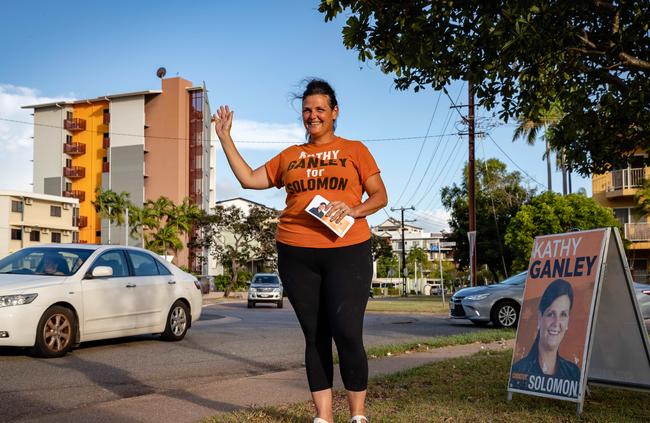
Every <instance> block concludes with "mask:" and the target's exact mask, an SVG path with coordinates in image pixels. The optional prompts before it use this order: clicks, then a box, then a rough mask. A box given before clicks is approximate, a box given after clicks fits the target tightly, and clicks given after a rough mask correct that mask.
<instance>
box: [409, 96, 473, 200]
mask: <svg viewBox="0 0 650 423" xmlns="http://www.w3.org/2000/svg"><path fill="white" fill-rule="evenodd" d="M464 85H465V84H464V83H463V85H461V87H460V90H459V91H458V97H460V94H461V92H462V91H463V87H464ZM450 121H451V112H449V113H448V118H447V122H446V123H445V127H444V128H443V130H442V131H443V132H446V131H447V127H448V126H449V122H450ZM439 147H440V143H438V144H436V148H435V150H433V153H432V154H431V158H430V159H429V163H428V164H427V168H426V169H425V170H424V173H423V174H422V178H420V182H418V186H417V187H416V188H415V191H413V194H412V195H411V198H409V200H408V201H407V202H406V203H411V202H412V201H413V198H414V197H415V195H416V194H417V192H418V190H419V189H420V187H421V186H422V182H424V178H426V176H427V173H429V169H430V168H431V164H432V163H433V159H434V158H435V156H436V153H437V152H438V148H439Z"/></svg>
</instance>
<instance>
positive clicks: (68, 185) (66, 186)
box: [65, 182, 72, 191]
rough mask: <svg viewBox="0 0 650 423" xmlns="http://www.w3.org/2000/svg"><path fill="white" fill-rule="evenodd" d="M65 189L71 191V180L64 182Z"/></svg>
mask: <svg viewBox="0 0 650 423" xmlns="http://www.w3.org/2000/svg"><path fill="white" fill-rule="evenodd" d="M65 190H66V191H72V182H66V183H65Z"/></svg>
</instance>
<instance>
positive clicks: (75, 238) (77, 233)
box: [72, 231, 79, 243]
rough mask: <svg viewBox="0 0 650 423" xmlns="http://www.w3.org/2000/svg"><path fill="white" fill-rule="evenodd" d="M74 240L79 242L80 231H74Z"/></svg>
mask: <svg viewBox="0 0 650 423" xmlns="http://www.w3.org/2000/svg"><path fill="white" fill-rule="evenodd" d="M72 242H74V243H78V242H79V232H76V231H75V232H72Z"/></svg>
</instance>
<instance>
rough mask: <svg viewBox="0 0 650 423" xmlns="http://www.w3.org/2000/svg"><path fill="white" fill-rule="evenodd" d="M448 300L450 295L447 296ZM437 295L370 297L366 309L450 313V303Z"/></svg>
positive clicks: (393, 311) (395, 311) (394, 311)
mask: <svg viewBox="0 0 650 423" xmlns="http://www.w3.org/2000/svg"><path fill="white" fill-rule="evenodd" d="M445 300H447V301H448V297H445ZM447 301H445V302H444V303H443V302H442V297H437V296H424V295H423V296H410V297H391V298H390V299H388V298H385V297H384V298H377V299H370V301H368V307H367V308H366V311H383V312H392V313H435V314H447V313H449V303H448V302H447Z"/></svg>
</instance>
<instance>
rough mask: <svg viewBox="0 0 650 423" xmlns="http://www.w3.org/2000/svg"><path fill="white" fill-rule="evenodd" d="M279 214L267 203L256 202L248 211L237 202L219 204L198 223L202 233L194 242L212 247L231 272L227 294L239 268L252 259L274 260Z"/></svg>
mask: <svg viewBox="0 0 650 423" xmlns="http://www.w3.org/2000/svg"><path fill="white" fill-rule="evenodd" d="M277 217H278V213H277V211H276V210H273V209H269V208H267V207H259V206H254V207H252V208H251V209H250V210H249V211H248V213H246V212H244V211H243V210H241V209H240V208H237V207H234V206H233V207H228V208H224V207H222V206H216V207H215V208H214V209H213V213H212V214H206V215H204V216H202V218H201V220H200V221H199V222H198V223H197V227H198V228H199V231H198V233H199V236H198V237H197V238H196V239H194V240H193V241H192V245H193V246H199V247H201V248H205V249H207V250H208V251H210V252H211V254H212V256H213V257H214V258H215V259H217V260H218V261H219V262H220V263H222V264H223V266H224V268H226V269H227V270H228V272H229V273H230V282H229V283H228V284H227V286H226V287H225V291H224V296H226V297H227V296H228V295H229V294H230V291H232V290H233V289H234V287H235V286H236V284H237V275H238V273H239V271H240V270H241V269H245V267H246V264H247V263H249V262H250V261H251V260H258V261H262V262H265V261H274V259H275V256H276V255H277V252H276V249H275V231H276V227H277ZM203 259H204V260H205V259H207V257H203Z"/></svg>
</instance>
